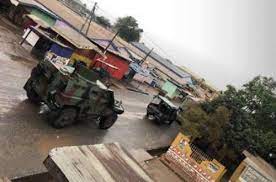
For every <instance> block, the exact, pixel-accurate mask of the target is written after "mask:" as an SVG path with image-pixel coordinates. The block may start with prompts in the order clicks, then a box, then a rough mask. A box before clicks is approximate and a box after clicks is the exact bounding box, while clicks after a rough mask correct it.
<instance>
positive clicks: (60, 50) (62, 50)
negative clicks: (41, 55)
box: [50, 43, 73, 58]
mask: <svg viewBox="0 0 276 182" xmlns="http://www.w3.org/2000/svg"><path fill="white" fill-rule="evenodd" d="M50 51H51V52H53V53H55V54H56V55H58V56H61V57H64V58H70V57H71V56H72V54H73V49H71V48H69V47H62V46H60V45H58V44H56V43H53V44H52V46H51V48H50Z"/></svg>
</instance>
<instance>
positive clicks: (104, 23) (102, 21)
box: [96, 16, 111, 28]
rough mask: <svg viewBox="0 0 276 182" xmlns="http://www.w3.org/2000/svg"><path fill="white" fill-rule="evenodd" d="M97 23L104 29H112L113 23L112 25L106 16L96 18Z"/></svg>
mask: <svg viewBox="0 0 276 182" xmlns="http://www.w3.org/2000/svg"><path fill="white" fill-rule="evenodd" d="M96 22H97V23H98V24H100V25H102V26H103V27H105V28H111V23H110V20H109V19H107V18H106V17H104V16H97V17H96Z"/></svg>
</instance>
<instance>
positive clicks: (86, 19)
mask: <svg viewBox="0 0 276 182" xmlns="http://www.w3.org/2000/svg"><path fill="white" fill-rule="evenodd" d="M90 16H91V12H90V14H89V15H88V16H86V18H85V22H84V23H83V24H82V26H81V29H80V31H81V32H82V30H83V29H84V27H85V25H86V23H87V21H88V19H89V18H90Z"/></svg>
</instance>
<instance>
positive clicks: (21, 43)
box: [20, 29, 33, 45]
mask: <svg viewBox="0 0 276 182" xmlns="http://www.w3.org/2000/svg"><path fill="white" fill-rule="evenodd" d="M32 31H33V30H32V29H30V31H29V32H28V33H27V35H26V37H24V38H23V40H22V41H21V42H20V45H23V43H24V42H25V40H26V39H27V38H28V36H29V35H30V33H31V32H32Z"/></svg>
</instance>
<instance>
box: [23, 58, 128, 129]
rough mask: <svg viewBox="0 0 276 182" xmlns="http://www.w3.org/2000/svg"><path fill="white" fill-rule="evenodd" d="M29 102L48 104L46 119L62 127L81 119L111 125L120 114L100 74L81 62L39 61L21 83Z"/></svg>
mask: <svg viewBox="0 0 276 182" xmlns="http://www.w3.org/2000/svg"><path fill="white" fill-rule="evenodd" d="M24 89H25V90H26V92H27V96H28V98H29V99H30V100H31V101H32V102H36V103H39V102H43V103H44V104H45V105H47V107H48V108H49V109H48V110H49V114H47V115H48V116H49V121H50V123H51V124H52V126H53V127H55V128H63V127H66V126H68V125H71V124H73V123H75V122H76V121H79V120H82V119H86V120H87V119H89V120H98V121H99V128H100V129H108V128H110V127H111V126H112V125H113V124H114V123H115V121H116V120H117V118H118V116H117V115H118V114H122V113H123V112H124V109H123V107H122V103H121V102H119V101H116V100H115V99H114V93H113V91H112V90H110V89H108V88H107V87H106V86H105V85H104V84H103V83H101V82H100V81H99V75H98V74H97V72H95V71H93V70H89V69H87V68H86V67H85V66H83V65H81V64H77V65H76V66H75V67H71V66H64V65H62V66H59V65H57V64H54V63H53V62H51V61H49V60H43V61H41V62H40V63H39V64H38V65H37V66H36V67H35V68H33V70H32V72H31V77H30V78H29V80H28V81H27V83H26V84H25V86H24Z"/></svg>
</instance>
